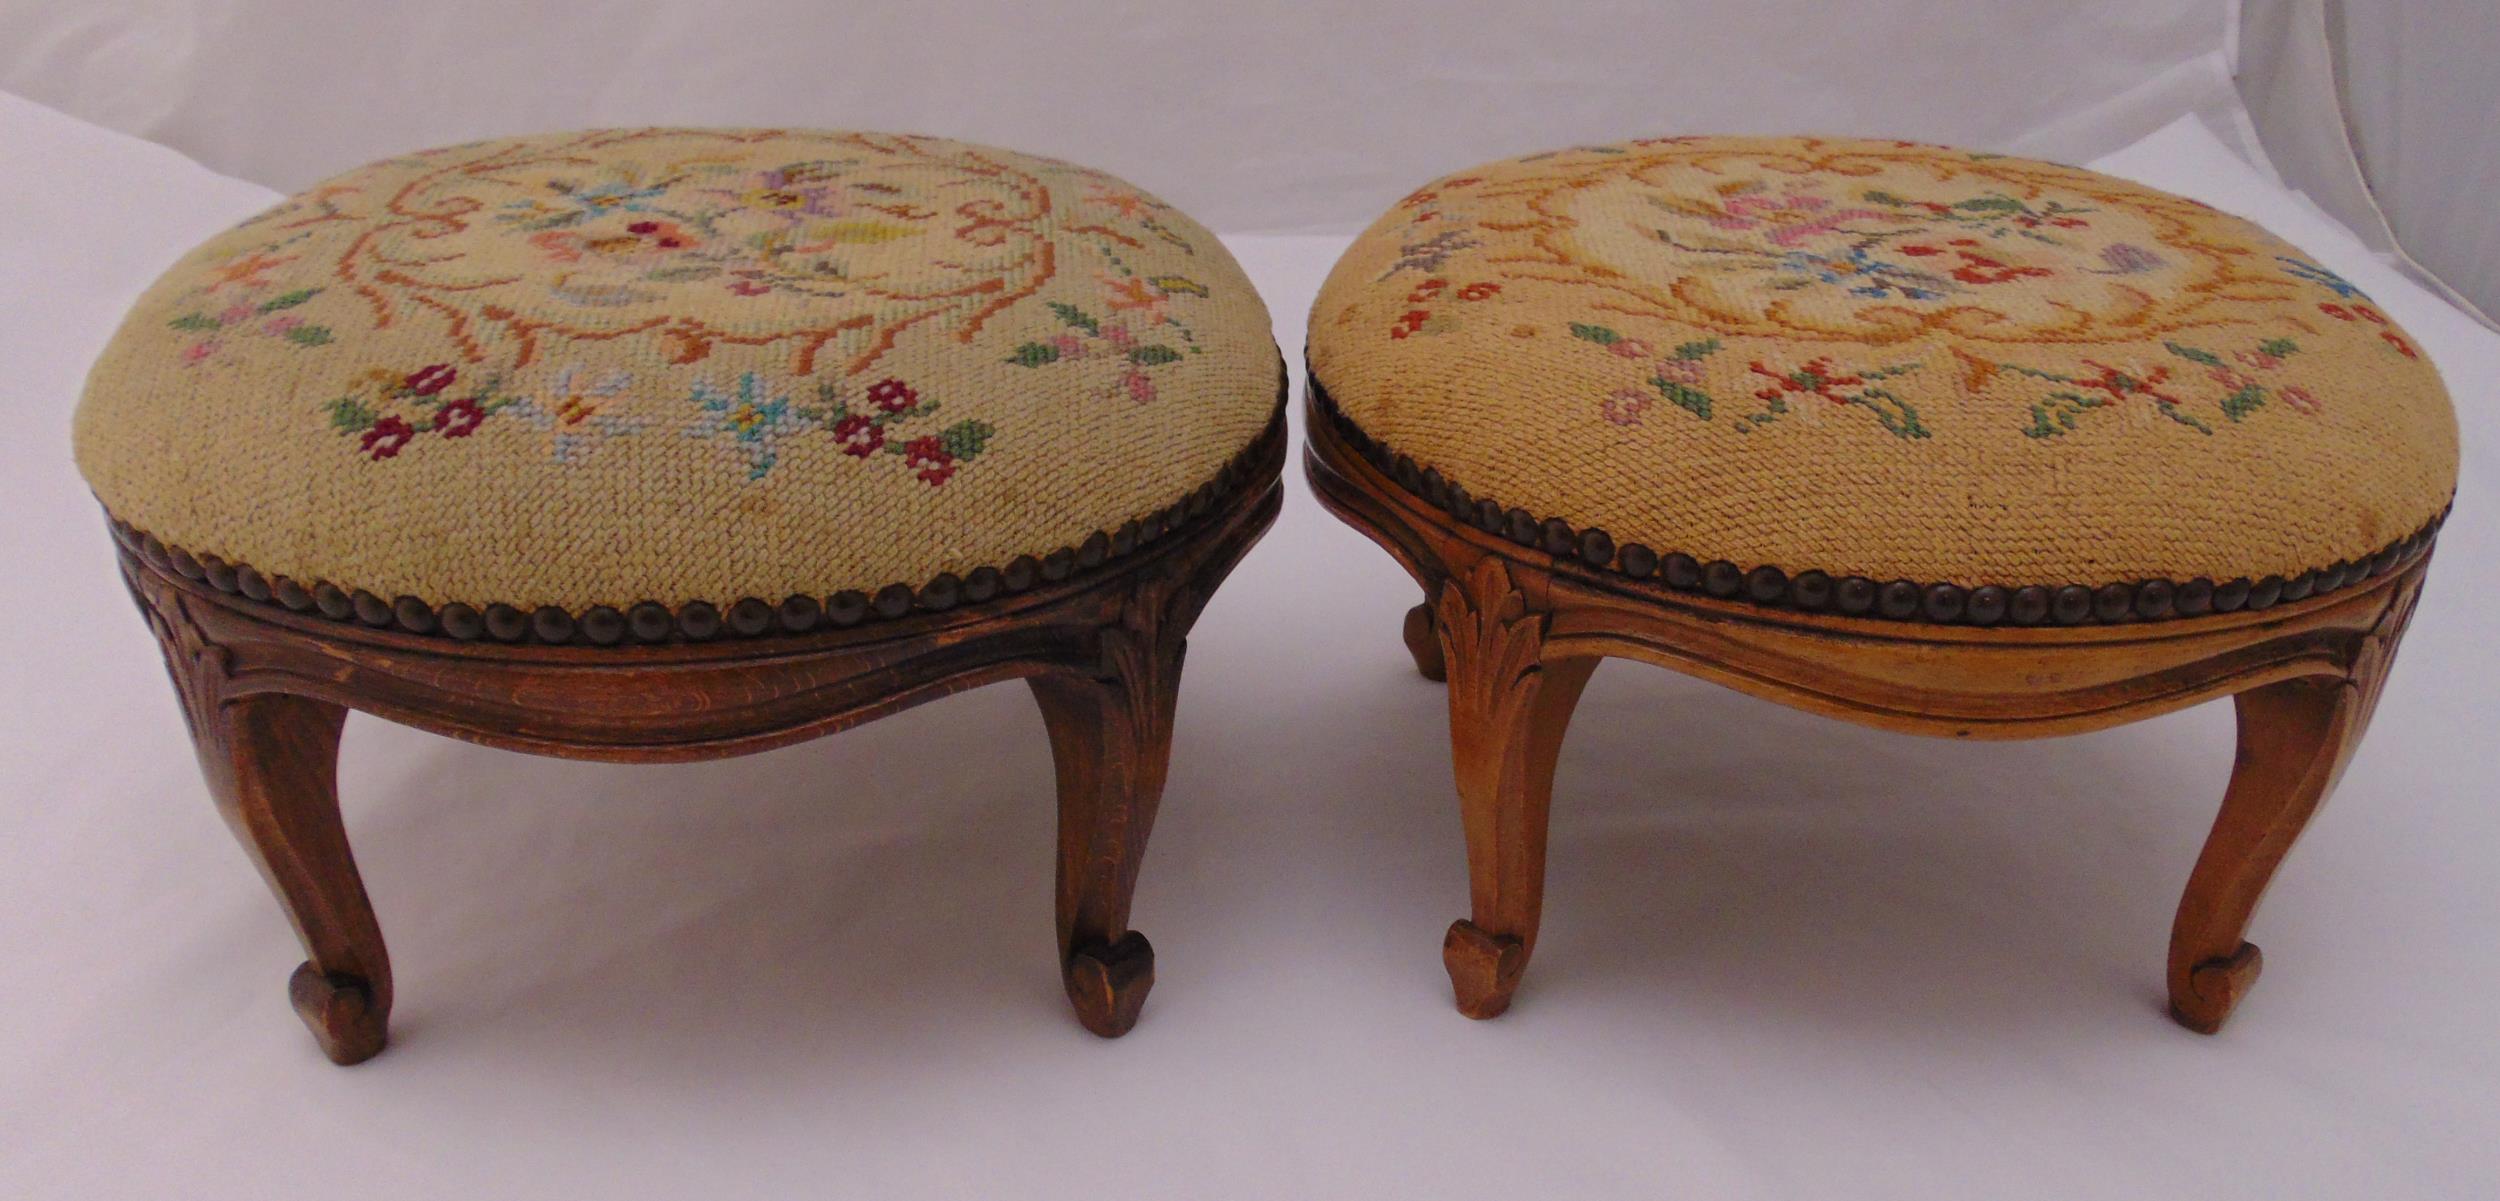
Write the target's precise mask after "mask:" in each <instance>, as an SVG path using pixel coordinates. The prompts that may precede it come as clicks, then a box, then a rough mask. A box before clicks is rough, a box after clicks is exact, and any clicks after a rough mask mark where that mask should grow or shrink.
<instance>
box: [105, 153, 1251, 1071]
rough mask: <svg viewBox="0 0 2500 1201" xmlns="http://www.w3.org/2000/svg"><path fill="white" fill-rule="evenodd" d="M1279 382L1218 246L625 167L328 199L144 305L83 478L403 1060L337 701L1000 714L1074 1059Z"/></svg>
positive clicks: (516, 743) (1014, 204) (347, 973)
mask: <svg viewBox="0 0 2500 1201" xmlns="http://www.w3.org/2000/svg"><path fill="white" fill-rule="evenodd" d="M1282 403H1283V371H1282V365H1281V363H1280V362H1279V360H1278V357H1277V352H1276V349H1275V344H1274V342H1273V340H1272V338H1271V334H1270V327H1269V324H1268V317H1267V313H1266V311H1265V310H1264V309H1263V308H1262V307H1261V305H1260V302H1259V299H1258V297H1257V295H1256V294H1255V293H1254V292H1253V291H1252V289H1251V286H1250V282H1249V280H1247V279H1246V278H1244V277H1243V275H1242V272H1241V269H1240V268H1239V267H1238V266H1237V265H1236V264H1235V263H1234V262H1233V260H1232V258H1231V256H1230V255H1229V254H1227V253H1226V251H1225V249H1224V247H1223V246H1222V245H1221V244H1219V243H1218V242H1217V241H1216V240H1215V238H1214V236H1213V235H1211V234H1209V233H1208V232H1207V231H1206V230H1205V229H1204V228H1202V227H1200V226H1199V225H1198V224H1197V223H1195V222H1193V221H1191V220H1189V219H1188V218H1187V217H1185V216H1183V215H1181V214H1180V213H1178V212H1176V211H1174V210H1173V209H1172V208H1171V207H1169V206H1167V205H1165V204H1164V203H1162V202H1161V201H1158V200H1156V199H1154V198H1153V197H1151V196H1149V195H1147V194H1145V193H1143V192H1140V191H1139V190H1137V189H1136V188H1134V187H1132V186H1130V185H1129V184H1126V183H1123V182H1121V181H1120V180H1118V179H1114V178H1112V177H1111V176H1108V175H1104V174H1101V173H1099V172H1095V171H1090V170H1086V169H1084V168H1080V167H1076V166H1072V165H1070V164H1068V163H1064V162H1059V161H1056V160H1052V159H1044V158H1036V157H1031V156H1027V155H1022V154H1016V153H1011V152H1008V151H1004V150H995V149H990V148H986V147H981V146H973V145H967V144H964V143H959V142H951V141H944V140H940V139H936V138H926V137H915V136H904V135H888V134H877V133H857V132H831V131H822V132H820V131H798V130H787V131H785V130H703V129H630V130H598V131H590V132H582V133H567V134H559V135H551V136H541V137H524V138H514V139H507V140H501V141H492V142H477V143H471V144H469V145H465V146H453V147H447V148H443V149H439V150H428V151H423V152H420V153H416V154H411V155H408V156H405V157H401V158H394V159H388V160H384V161H381V162H377V163H374V164H371V165H369V166H366V167H364V168H361V169H359V170H356V171H352V172H349V173H348V174H345V175H342V176H339V177H337V178H335V179H332V180H330V181H328V182H326V183H323V184H320V185H318V186H316V187H314V188H312V189H310V190H309V191H306V192H304V193H302V194H300V195H297V196H295V197H293V198H291V199H288V200H286V201H285V202H283V203H281V204H279V205H278V206H277V207H275V208H272V209H270V210H269V211H267V212H265V213H262V214H261V215H259V216H257V217H254V218H252V219H251V220H249V221H246V222H244V223H243V224H241V225H239V226H236V227H235V228H233V229H231V230H228V231H226V232H225V233H222V234H220V235H218V236H217V237H216V238H214V239H212V240H211V241H209V242H208V243H207V244H206V245H204V246H202V247H200V248H199V249H198V250H197V251H195V252H193V253H192V254H191V255H190V256H189V257H187V258H185V259H184V260H182V262H180V263H179V264H178V265H176V266H175V267H174V268H173V270H172V271H170V272H169V273H168V274H167V275H166V276H165V277H164V278H163V279H162V280H161V281H159V282H158V283H157V284H156V285H155V286H154V287H153V288H152V289H151V290H150V291H149V292H148V293H147V294H146V295H145V296H143V297H142V298H141V299H140V300H139V302H138V304H137V306H136V308H135V310H134V311H133V312H132V314H131V315H130V317H129V319H128V321H127V322H126V323H125V324H124V325H123V327H122V329H121V330H120V332H119V333H118V334H117V335H116V336H115V338H114V340H113V342H112V344H111V346H110V347H109V349H107V350H106V352H105V353H104V355H103V357H102V359H101V360H100V361H99V362H98V363H97V365H96V367H95V370H94V373H93V375H92V377H91V378H90V380H89V382H88V387H87V391H86V395H85V399H84V400H83V402H82V403H81V405H80V407H79V410H78V417H77V423H76V444H77V457H78V463H79V466H80V468H81V470H82V471H83V472H84V473H85V475H86V478H87V480H88V482H89V484H90V485H91V486H92V487H93V489H94V491H95V494H96V496H97V497H98V498H99V499H100V500H101V501H102V503H103V506H104V508H105V511H106V513H107V514H108V516H109V518H110V522H111V526H112V530H113V536H114V538H115V540H116V542H117V544H118V547H119V552H120V561H121V570H122V573H123V576H124V578H125V579H126V581H127V582H128V584H129V586H130V590H131V592H132V594H133V595H134V596H135V597H136V598H137V600H138V603H139V606H140V608H141V609H142V610H143V611H144V613H145V615H146V617H147V619H148V623H149V624H150V626H152V627H153V628H154V630H155V632H156V635H157V637H158V640H159V641H160V642H161V643H162V645H163V649H164V653H165V660H166V663H167V665H168V666H169V667H170V669H171V671H172V674H173V679H174V684H175V688H176V691H177V692H178V693H179V694H180V697H181V701H182V707H183V713H184V716H185V717H186V718H187V719H188V721H189V724H190V729H191V734H192V738H193V741H194V742H195V743H196V745H197V747H198V751H199V758H200V765H201V769H202V771H203V774H204V775H205V776H206V777H207V781H208V786H209V790H210V792H211V793H212V794H214V796H215V798H216V801H217V805H218V808H219V809H220V810H221V811H222V812H223V814H224V815H225V817H226V819H227V821H228V822H229V824H230V825H232V827H233V828H234V831H235V833H236V835H237V836H238V837H239V838H240V840H241V841H242V843H243V845H244V848H245V849H246V850H247V851H248V852H250V853H251V855H252V857H253V858H254V859H255V860H256V861H257V862H258V863H259V865H260V867H261V868H262V870H263V872H264V873H265V874H266V875H267V877H268V879H269V882H270V884H271V885H272V887H273V888H274V890H275V891H276V893H277V895H278V899H279V901H280V903H281V905H282V906H283V907H284V908H285V910H286V912H287V915H288V917H289V918H291V919H292V920H293V921H294V923H295V927H296V930H297V932H298V933H299V934H300V935H301V936H302V939H303V943H304V947H305V950H306V952H307V954H308V955H309V957H310V960H309V962H307V963H306V964H304V966H303V967H301V968H299V969H297V971H296V972H295V975H294V978H293V980H292V982H291V984H290V987H289V994H290V996H291V997H292V1000H293V1002H294V1006H295V1009H296V1011H297V1012H298V1013H299V1014H300V1015H301V1016H302V1017H303V1019H304V1021H305V1022H306V1023H307V1024H308V1025H310V1026H311V1027H312V1031H313V1034H314V1036H315V1037H316V1038H317V1039H318V1040H319V1042H320V1044H321V1047H322V1049H323V1050H324V1051H325V1052H326V1053H327V1054H328V1055H329V1057H330V1058H331V1059H333V1060H336V1061H337V1062H340V1063H354V1062H357V1061H359V1060H362V1059H365V1058H367V1057H369V1056H371V1055H373V1054H374V1053H375V1052H377V1051H379V1050H380V1049H381V1047H382V1044H383V1037H384V1021H385V1018H386V1017H387V1016H388V1014H389V1012H390V1008H391V973H390V965H389V962H388V960H387V959H386V958H385V956H384V952H383V945H382V936H381V933H380V930H379V928H378V927H377V925H376V924H375V920H374V915H373V910H372V907H371V905H370V904H369V903H368V901H367V900H366V896H365V892H364V888H363V885H362V883H361V882H360V881H359V879H358V876H357V872H356V867H355V864H354V862H353V860H352V859H351V858H350V856H349V850H348V842H347V838H346V835H345V833H344V831H343V830H342V828H341V824H340V819H339V806H338V799H337V796H336V789H335V780H336V758H337V748H338V740H339V732H340V724H341V722H342V720H343V718H344V715H345V711H346V710H348V709H358V710H362V711H365V712H368V713H372V714H375V715H377V716H380V717H385V718H388V719H390V720H393V721H397V722H402V723H406V724H409V725H413V726H418V727H421V728H424V729H428V730H432V731H435V732H438V733H442V734H448V735H451V736H453V737H457V738H464V739H469V740H471V741H475V742H481V743H485V744H487V745H490V746H498V747H507V748H511V749H515V750H524V751H534V752H538V753H541V754H548V755H560V756H567V757H573V758H584V759H606V760H619V761H633V762H653V761H674V760H690V759H706V758H714V757H719V756H725V755H734V754H742V753H746V752H750V751H758V750H763V749H766V748H769V747H775V746H781V745H785V744H788V743H793V742H797V741H800V740H803V739H807V738H812V737H815V736H817V735H820V734H826V733H830V732H832V731H835V730H839V729H843V728H845V727H848V726H852V725H856V724H859V723H861V722H864V721H868V720H871V719H873V718H877V717H881V716H884V715H886V714H889V713H894V712H897V711H900V710H902V709H906V708H909V707H911V706H913V705H916V704H919V703H921V702H923V701H928V700H933V699H936V698H938V697H942V696H946V695H948V694H950V693H955V692H961V691H963V690H965V689H968V688H973V687H977V686H980V685H983V684H988V683H993V682H996V681H1001V680H1008V679H1016V678H1022V679H1025V680H1026V681H1027V682H1028V683H1029V684H1030V685H1031V687H1032V689H1033V694H1034V697H1035V698H1036V699H1037V700H1038V702H1039V703H1040V706H1041V710H1042V716H1043V718H1044V721H1045V724H1046V726H1047V728H1048V730H1049V735H1050V740H1051V747H1052V751H1053V753H1054V755H1055V756H1056V758H1057V762H1058V796H1059V852H1058V901H1057V909H1058V930H1059V955H1060V961H1061V965H1062V970H1063V973H1064V976H1065V979H1066V984H1067V991H1068V997H1069V999H1070V1000H1071V1001H1073V1002H1074V1003H1075V1006H1076V1010H1077V1014H1078V1017H1079V1018H1080V1020H1082V1021H1083V1022H1084V1024H1085V1026H1086V1027H1087V1028H1088V1029H1090V1030H1092V1031H1093V1032H1095V1033H1097V1034H1100V1035H1104V1036H1106V1037H1108V1036H1114V1035H1118V1034H1121V1033H1123V1032H1125V1031H1127V1030H1128V1029H1129V1027H1130V1026H1131V1025H1132V1024H1133V1023H1134V1022H1135V1021H1136V1020H1137V1013H1138V1007H1139V1005H1140V1004H1142V1003H1143V1001H1144V999H1145V995H1146V991H1147V988H1148V987H1149V986H1150V985H1151V983H1152V982H1153V968H1154V955H1153V951H1152V949H1151V948H1150V947H1149V946H1148V944H1147V942H1146V940H1145V938H1144V936H1142V935H1140V934H1138V933H1136V932H1135V931H1133V930H1131V929H1129V926H1128V918H1129V898H1130V895H1131V892H1132V890H1133V888H1134V886H1135V884H1136V882H1137V871H1138V862H1139V858H1140V856H1141V855H1142V853H1143V851H1144V849H1145V842H1146V835H1147V831H1148V829H1149V827H1150V826H1151V825H1152V823H1153V818H1154V812H1155V805H1156V801H1157V799H1158V796H1159V794H1160V793H1161V792H1162V789H1163V781H1164V771H1165V764H1166V761H1167V758H1168V756H1169V754H1170V751H1171V739H1172V716H1173V701H1174V694H1175V691H1176V688H1177V686H1178V683H1179V673H1180V666H1181V653H1182V643H1183V636H1184V635H1185V633H1186V632H1187V631H1188V629H1189V626H1190V623H1191V622H1192V621H1193V620H1194V619H1195V618H1196V617H1197V615H1198V612H1199V609H1200V608H1201V606H1202V605H1203V604H1204V603H1205V602H1206V599H1207V597H1208V594H1209V593H1210V592H1211V591H1212V590H1213V589H1214V588H1215V586H1216V584H1217V583H1218V582H1219V581H1221V580H1222V579H1223V578H1224V576H1225V574H1226V573H1227V572H1228V571H1229V570H1230V569H1231V567H1232V565H1233V564H1234V562H1235V561H1237V560H1238V559H1239V558H1240V557H1241V556H1242V555H1243V554H1244V553H1245V552H1246V551H1247V550H1248V549H1249V547H1250V545H1251V544H1252V543H1253V542H1254V541H1256V540H1257V538H1258V537H1259V535H1260V534H1261V533H1262V532H1263V531H1264V530H1265V529H1266V528H1267V526H1268V524H1269V523H1270V522H1271V521H1272V520H1273V519H1274V516H1275V514H1276V511H1277V505H1278V502H1279V497H1280V495H1281V493H1280V492H1279V490H1278V476H1279V474H1280V472H1281V470H1282V465H1283V440H1282V430H1283V426H1282V423H1281V407H1282Z"/></svg>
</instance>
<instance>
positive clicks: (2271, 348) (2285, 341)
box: [2257, 338, 2300, 359]
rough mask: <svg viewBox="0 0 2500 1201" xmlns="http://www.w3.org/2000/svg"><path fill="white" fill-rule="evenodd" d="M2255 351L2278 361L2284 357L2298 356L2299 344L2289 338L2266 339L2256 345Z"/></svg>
mask: <svg viewBox="0 0 2500 1201" xmlns="http://www.w3.org/2000/svg"><path fill="white" fill-rule="evenodd" d="M2257 349H2258V350H2260V351H2263V352H2264V353H2266V354H2270V355H2273V356H2274V357H2276V358H2278V359H2279V358H2282V357H2283V356H2285V355H2293V354H2299V353H2300V343H2298V342H2294V341H2292V340H2291V339H2290V338H2268V339H2266V340H2265V341H2263V342H2259V343H2258V344H2257Z"/></svg>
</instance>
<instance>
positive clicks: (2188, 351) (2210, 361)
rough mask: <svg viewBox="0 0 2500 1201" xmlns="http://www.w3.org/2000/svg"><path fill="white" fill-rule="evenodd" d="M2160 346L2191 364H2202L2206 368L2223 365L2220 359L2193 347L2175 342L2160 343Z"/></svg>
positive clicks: (2215, 355) (2218, 356)
mask: <svg viewBox="0 0 2500 1201" xmlns="http://www.w3.org/2000/svg"><path fill="white" fill-rule="evenodd" d="M2162 346H2163V347H2164V348H2166V349H2167V350H2169V351H2170V353H2172V354H2175V355H2177V356H2179V357H2180V358H2183V359H2186V360H2187V361H2189V362H2191V363H2203V364H2204V365H2206V366H2208V367H2220V366H2222V365H2223V363H2222V357H2221V356H2220V355H2217V354H2214V353H2212V352H2210V351H2204V350H2198V349H2197V348H2195V347H2193V346H2181V345H2179V344H2178V343H2176V342H2164V343H2162Z"/></svg>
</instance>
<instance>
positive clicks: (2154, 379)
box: [2074, 359, 2179, 405]
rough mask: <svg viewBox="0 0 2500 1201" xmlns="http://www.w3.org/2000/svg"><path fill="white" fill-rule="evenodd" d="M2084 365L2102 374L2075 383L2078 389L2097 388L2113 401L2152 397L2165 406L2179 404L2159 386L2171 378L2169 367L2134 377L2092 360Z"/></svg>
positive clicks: (2177, 400) (2085, 361) (2175, 398)
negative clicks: (2135, 397)
mask: <svg viewBox="0 0 2500 1201" xmlns="http://www.w3.org/2000/svg"><path fill="white" fill-rule="evenodd" d="M2083 365H2084V366H2086V367H2090V368H2091V369H2093V370H2094V371H2098V372H2100V374H2099V375H2096V376H2093V377H2092V378H2090V379H2079V380H2076V381H2074V383H2075V386H2076V387H2078V388H2097V389H2099V390H2100V391H2103V392H2107V393H2109V396H2110V399H2112V400H2124V399H2126V398H2127V397H2129V396H2150V397H2152V398H2153V399H2154V400H2155V401H2158V402H2160V403H2162V404H2165V405H2175V404H2177V403H2179V398H2178V397H2176V396H2172V395H2170V394H2169V393H2167V392H2164V391H2162V390H2161V389H2160V387H2159V386H2158V385H2160V384H2161V383H2162V382H2163V381H2165V380H2167V379H2169V378H2170V368H2168V367H2155V368H2153V369H2152V370H2151V371H2150V372H2147V373H2145V374H2144V375H2142V376H2133V375H2129V374H2127V373H2126V372H2124V371H2120V370H2119V369H2117V368H2115V367H2112V366H2110V365H2108V364H2107V363H2096V362H2093V361H2092V360H2090V359H2085V360H2084V361H2083Z"/></svg>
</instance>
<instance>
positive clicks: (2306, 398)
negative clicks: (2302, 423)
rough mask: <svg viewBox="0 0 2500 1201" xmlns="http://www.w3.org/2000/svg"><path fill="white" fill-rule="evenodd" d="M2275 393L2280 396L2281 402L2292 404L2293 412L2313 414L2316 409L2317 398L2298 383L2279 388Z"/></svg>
mask: <svg viewBox="0 0 2500 1201" xmlns="http://www.w3.org/2000/svg"><path fill="white" fill-rule="evenodd" d="M2275 395H2277V396H2280V397H2282V398H2283V403H2285V404H2287V405H2290V406H2292V411H2293V412H2295V413H2301V414H2314V413H2316V412H2317V411H2318V398H2317V397H2316V396H2314V395H2311V394H2310V391H2309V389H2307V388H2303V387H2301V386H2300V385H2298V384H2294V385H2292V386H2290V387H2288V388H2283V389H2280V390H2278V391H2277V392H2276V393H2275Z"/></svg>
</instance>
